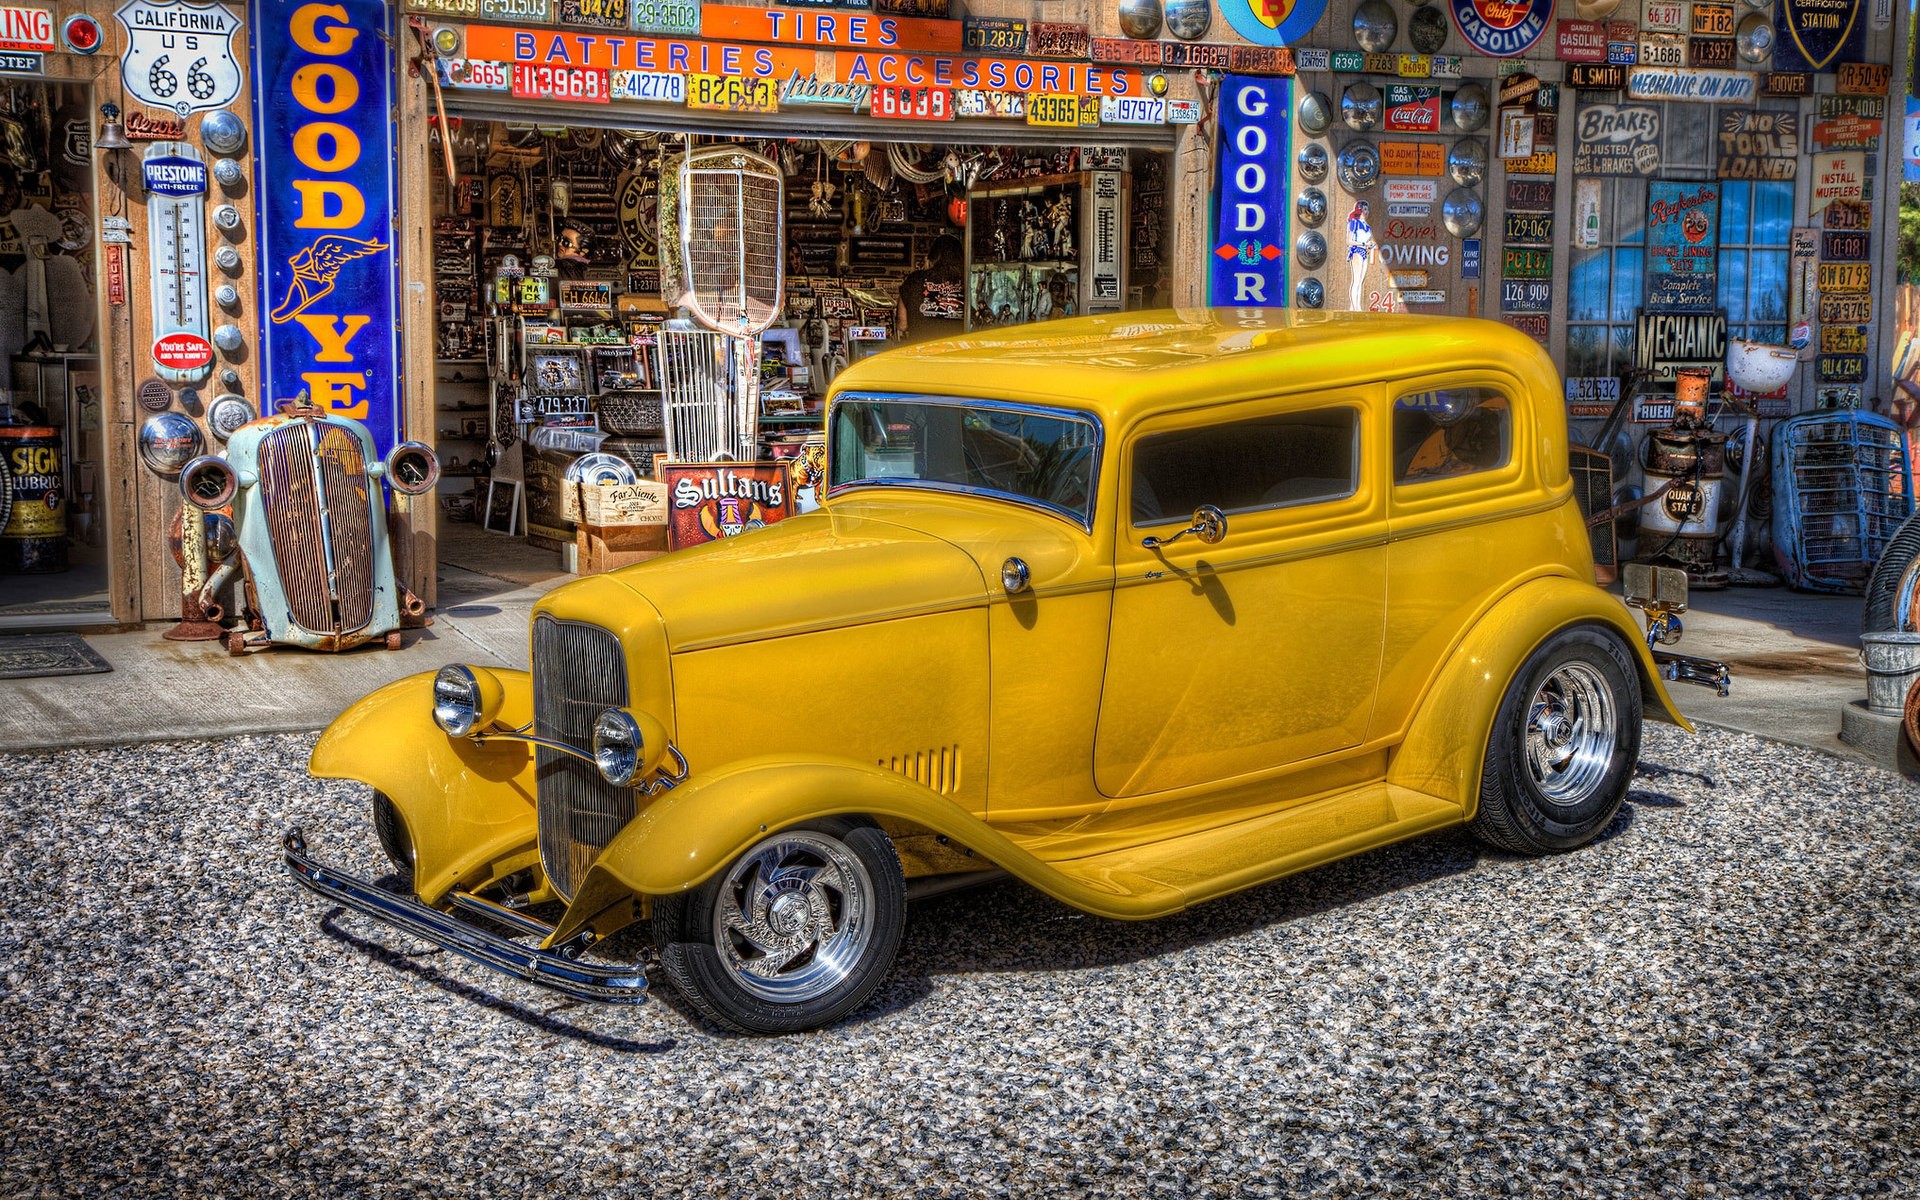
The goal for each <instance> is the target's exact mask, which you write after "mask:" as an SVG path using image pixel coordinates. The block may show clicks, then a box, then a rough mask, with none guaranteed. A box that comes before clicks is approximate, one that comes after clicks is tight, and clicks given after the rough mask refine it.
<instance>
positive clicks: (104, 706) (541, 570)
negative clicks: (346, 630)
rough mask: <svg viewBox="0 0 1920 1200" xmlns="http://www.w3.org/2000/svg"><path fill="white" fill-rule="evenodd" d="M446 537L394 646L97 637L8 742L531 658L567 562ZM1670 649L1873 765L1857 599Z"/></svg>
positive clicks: (1774, 721) (223, 731) (4, 691)
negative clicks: (1851, 725)
mask: <svg viewBox="0 0 1920 1200" xmlns="http://www.w3.org/2000/svg"><path fill="white" fill-rule="evenodd" d="M447 533H448V536H447V537H445V538H444V539H443V549H442V558H443V564H442V566H441V569H440V596H439V607H438V611H437V612H436V614H435V618H434V623H433V625H432V627H431V628H428V629H424V630H416V631H409V632H408V633H407V635H406V638H407V644H406V646H405V648H404V649H402V650H400V651H398V652H390V651H387V650H385V649H381V648H379V647H378V646H365V647H361V648H359V649H356V650H352V651H348V652H346V653H342V654H319V653H313V652H309V651H303V650H297V649H287V648H276V649H273V650H269V651H255V652H252V653H249V654H248V655H246V656H245V657H242V658H237V659H236V658H231V657H229V656H228V655H227V654H226V652H225V651H224V649H222V648H221V647H220V645H219V644H217V643H178V642H169V641H166V640H164V639H163V638H162V637H161V634H163V633H164V632H165V631H166V630H167V628H169V627H168V626H167V625H165V624H156V625H153V626H150V627H149V628H147V629H143V630H137V631H133V632H128V633H114V634H104V635H89V637H88V639H87V640H88V642H89V643H90V644H91V645H92V646H93V648H94V649H95V650H97V651H99V652H100V654H101V655H102V656H104V657H105V658H106V660H107V661H108V662H109V663H111V664H112V665H113V667H114V670H113V671H112V672H109V673H106V674H98V675H74V676H62V677H55V678H44V679H15V680H0V749H4V750H48V749H55V748H58V747H64V746H96V745H101V746H103V745H118V744H122V743H127V742H139V741H162V740H171V739H177V738H205V737H228V736H233V735H236V734H242V733H267V732H293V731H303V730H313V729H319V728H321V727H323V726H324V725H326V724H327V722H329V721H330V720H332V719H333V717H334V716H335V715H337V714H338V713H339V712H340V711H342V710H343V709H344V708H345V707H346V706H347V705H349V704H351V703H352V702H353V701H354V700H356V699H358V698H359V697H360V696H362V695H365V694H366V693H367V692H369V691H372V690H373V689H374V688H376V687H379V686H381V685H382V684H385V683H387V682H390V681H391V680H394V679H397V678H399V677H401V676H403V675H410V674H413V673H415V672H420V671H432V670H437V669H438V668H439V667H441V666H442V665H444V664H446V663H450V662H468V663H477V664H483V665H491V666H524V665H525V663H526V637H527V621H528V614H529V612H530V610H531V608H532V606H533V603H534V601H535V600H536V599H537V598H538V597H539V596H540V595H541V594H542V593H543V592H545V591H546V590H547V589H548V588H551V587H554V586H556V585H557V584H560V583H563V582H565V581H567V580H568V579H570V578H572V576H570V575H566V574H563V573H562V572H561V571H560V568H559V557H558V556H557V555H555V554H550V553H547V552H545V551H540V550H534V549H531V548H529V547H528V546H527V545H526V543H525V542H524V541H523V540H521V539H514V538H502V537H499V536H496V535H491V534H487V533H484V532H482V531H480V530H478V529H476V528H474V527H471V526H451V527H450V528H449V529H448V531H447ZM1692 599H1693V602H1694V604H1695V606H1696V607H1695V608H1694V609H1693V610H1692V611H1691V612H1689V613H1688V614H1687V615H1686V617H1685V618H1684V620H1685V623H1686V635H1685V637H1684V639H1683V640H1682V641H1681V643H1680V644H1679V645H1678V646H1677V647H1675V649H1678V650H1681V651H1684V652H1687V653H1691V654H1697V655H1701V656H1703V657H1709V658H1718V659H1722V660H1724V661H1725V662H1727V663H1728V665H1729V666H1730V667H1731V668H1732V670H1733V677H1734V683H1733V688H1732V694H1731V695H1729V696H1727V697H1724V698H1722V697H1719V696H1716V695H1714V693H1713V691H1712V689H1710V688H1705V687H1698V686H1691V685H1686V684H1674V685H1672V688H1671V690H1672V692H1673V695H1674V696H1675V698H1676V700H1677V702H1678V703H1679V705H1680V707H1681V711H1683V712H1684V713H1686V714H1687V716H1688V717H1689V718H1690V719H1692V720H1695V721H1704V722H1709V723H1712V724H1714V725H1719V726H1724V727H1727V728H1731V729H1739V730H1744V731H1747V732H1750V733H1756V734H1760V735H1761V736H1763V737H1768V738H1773V739H1775V740H1778V741H1782V742H1787V743H1792V744H1796V745H1802V746H1809V747H1813V748H1815V749H1818V750H1824V751H1827V752H1828V753H1831V754H1836V755H1840V756H1842V757H1847V758H1852V759H1856V760H1859V761H1865V762H1876V761H1879V759H1878V758H1877V757H1876V756H1874V755H1870V754H1865V753H1862V752H1861V751H1858V750H1856V749H1854V748H1853V747H1851V746H1848V745H1846V744H1845V743H1843V742H1841V741H1840V739H1839V737H1838V733H1839V730H1840V725H1841V714H1842V712H1843V711H1844V710H1845V709H1846V706H1847V704H1848V703H1849V702H1850V701H1854V700H1860V699H1862V698H1863V697H1864V696H1865V694H1866V675H1865V672H1864V670H1863V668H1862V666H1861V664H1860V660H1859V648H1860V642H1859V629H1860V599H1859V598H1858V597H1855V596H1826V595H1815V594H1811V593H1805V592H1793V591H1789V590H1787V589H1785V588H1729V589H1726V590H1724V591H1717V592H1695V593H1694V595H1693V597H1692Z"/></svg>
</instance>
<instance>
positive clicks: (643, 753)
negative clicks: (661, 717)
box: [593, 708, 667, 787]
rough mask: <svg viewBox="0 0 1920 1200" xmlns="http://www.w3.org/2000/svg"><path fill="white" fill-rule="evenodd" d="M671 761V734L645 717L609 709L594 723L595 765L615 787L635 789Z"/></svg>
mask: <svg viewBox="0 0 1920 1200" xmlns="http://www.w3.org/2000/svg"><path fill="white" fill-rule="evenodd" d="M666 757H667V730H666V727H665V726H664V725H662V724H660V722H658V721H656V720H654V719H653V718H652V717H650V716H648V715H647V714H645V713H636V712H633V711H632V710H630V709H625V708H609V709H606V710H605V711H603V712H602V713H601V714H600V716H599V717H598V718H597V719H596V720H595V721H594V723H593V761H594V764H595V765H596V766H598V767H599V768H600V776H601V778H603V779H605V780H606V781H607V782H608V783H610V784H612V785H613V786H615V787H632V786H633V783H634V780H636V779H645V778H646V777H647V776H649V775H651V774H653V772H654V771H655V770H656V769H658V767H659V766H660V764H661V763H662V762H664V761H665V760H666Z"/></svg>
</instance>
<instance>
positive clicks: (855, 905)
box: [653, 817, 907, 1033]
mask: <svg viewBox="0 0 1920 1200" xmlns="http://www.w3.org/2000/svg"><path fill="white" fill-rule="evenodd" d="M906 892H907V889H906V881H905V879H904V878H903V877H902V874H901V871H900V859H899V856H898V855H896V854H895V853H894V849H893V843H892V842H890V841H889V840H887V835H886V834H884V833H882V832H881V831H880V829H879V827H878V826H876V825H874V824H873V823H872V822H870V821H866V820H862V819H859V818H851V817H832V818H828V819H825V820H820V821H814V822H811V823H809V824H806V825H801V826H796V827H794V828H792V829H783V830H781V831H779V832H778V833H774V834H769V835H768V836H767V837H765V838H763V839H761V841H760V842H758V843H757V844H756V845H754V846H753V847H752V848H750V849H749V850H748V851H747V852H746V853H745V854H742V855H741V856H740V857H739V858H737V859H735V860H734V861H733V862H732V863H730V864H728V865H727V866H726V867H724V868H722V869H721V870H720V871H718V872H717V873H715V875H714V876H713V877H712V878H711V879H709V880H707V881H706V882H705V883H703V884H701V885H700V886H699V887H696V888H694V889H693V890H692V891H690V892H685V893H682V894H680V895H677V896H665V897H658V898H656V899H655V900H654V904H653V938H654V943H655V944H656V945H657V946H658V947H659V950H660V963H661V966H663V967H664V968H665V969H666V973H667V978H668V979H670V980H672V981H673V986H674V987H675V988H676V989H678V990H679V992H680V994H681V995H682V996H684V997H685V998H686V1000H687V1002H688V1003H689V1004H691V1005H692V1006H693V1007H694V1008H695V1009H696V1010H698V1011H699V1013H700V1015H701V1016H703V1017H705V1018H707V1019H708V1020H709V1021H712V1022H713V1023H714V1024H716V1025H721V1026H724V1027H726V1028H728V1029H736V1030H739V1031H741V1032H743V1033H795V1032H798V1031H800V1030H803V1029H814V1028H817V1027H819V1026H821V1025H827V1024H831V1023H832V1022H834V1021H837V1020H839V1019H840V1018H842V1017H844V1016H846V1015H847V1014H848V1013H850V1012H852V1011H853V1010H854V1009H856V1008H858V1007H860V1005H862V1004H864V1003H866V1001H867V998H868V997H869V996H871V995H872V994H873V992H874V989H876V988H878V987H879V986H880V982H881V980H882V979H884V978H885V977H886V973H887V969H888V968H889V967H891V966H892V965H893V958H894V955H895V953H897V952H898V950H899V949H900V938H901V934H902V932H903V931H904V930H905V927H906V904H907V895H906Z"/></svg>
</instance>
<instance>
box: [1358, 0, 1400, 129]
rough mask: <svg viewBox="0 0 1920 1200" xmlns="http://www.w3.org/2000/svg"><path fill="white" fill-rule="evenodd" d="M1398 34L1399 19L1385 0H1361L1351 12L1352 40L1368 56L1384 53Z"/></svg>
mask: <svg viewBox="0 0 1920 1200" xmlns="http://www.w3.org/2000/svg"><path fill="white" fill-rule="evenodd" d="M1399 32H1400V18H1398V17H1396V16H1394V15H1393V7H1392V6H1391V5H1389V4H1388V3H1387V2H1386V0H1361V3H1360V5H1359V7H1357V8H1355V9H1354V10H1353V40H1354V41H1355V42H1358V43H1359V45H1360V48H1361V49H1362V50H1365V51H1367V52H1368V53H1369V54H1379V53H1381V52H1383V51H1385V50H1386V48H1387V47H1388V46H1391V45H1393V38H1394V35H1395V34H1397V33H1399ZM1348 90H1352V89H1348ZM1355 128H1359V127H1358V126H1355ZM1367 128H1369V129H1371V128H1372V126H1371V125H1369V126H1367Z"/></svg>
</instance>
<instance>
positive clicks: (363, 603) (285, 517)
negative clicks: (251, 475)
mask: <svg viewBox="0 0 1920 1200" xmlns="http://www.w3.org/2000/svg"><path fill="white" fill-rule="evenodd" d="M259 470H260V492H261V503H262V507H263V508H264V509H265V511H266V514H267V534H268V537H269V538H270V539H271V541H272V543H273V560H274V563H275V564H276V565H277V566H278V567H279V570H280V586H281V588H282V590H283V591H284V592H285V593H286V599H287V610H288V613H289V615H290V616H291V617H292V619H293V622H294V623H295V624H296V625H299V626H300V627H301V628H303V629H307V630H310V631H312V632H314V633H332V634H341V633H351V632H353V631H355V630H359V629H364V628H365V627H366V626H367V625H368V624H369V623H370V622H371V621H372V620H373V509H372V504H371V503H370V501H369V499H368V490H367V488H368V485H367V461H366V457H365V455H363V454H362V453H361V449H360V439H358V438H356V437H355V436H354V435H353V434H352V433H351V432H350V431H348V430H347V429H345V428H343V427H342V426H339V425H328V424H325V423H321V422H313V421H296V422H292V423H290V424H287V425H284V426H282V427H281V428H279V429H276V430H274V431H273V432H272V433H270V434H268V435H267V436H266V438H264V439H263V440H262V441H261V443H260V451H259Z"/></svg>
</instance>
